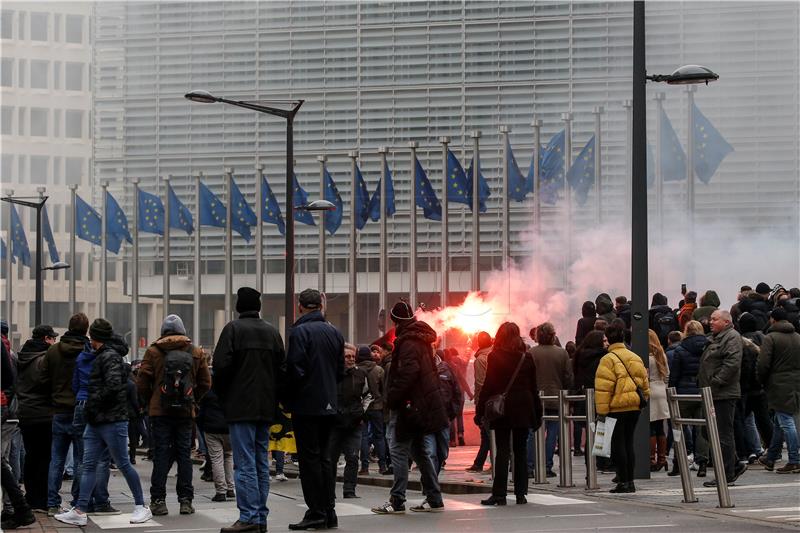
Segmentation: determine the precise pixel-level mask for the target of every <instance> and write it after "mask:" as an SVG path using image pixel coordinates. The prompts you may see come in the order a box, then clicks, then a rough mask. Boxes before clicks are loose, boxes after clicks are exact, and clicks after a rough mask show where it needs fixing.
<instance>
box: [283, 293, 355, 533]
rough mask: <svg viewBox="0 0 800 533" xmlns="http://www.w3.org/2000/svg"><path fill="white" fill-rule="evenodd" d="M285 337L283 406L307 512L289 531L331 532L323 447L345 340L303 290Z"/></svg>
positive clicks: (318, 300)
mask: <svg viewBox="0 0 800 533" xmlns="http://www.w3.org/2000/svg"><path fill="white" fill-rule="evenodd" d="M297 309H298V313H299V315H300V317H299V318H298V319H297V320H296V321H295V323H294V325H293V326H292V329H291V330H290V333H289V342H288V351H287V354H286V385H287V393H288V394H287V401H286V402H285V404H284V405H286V407H287V408H288V409H289V411H290V412H291V413H292V423H293V425H294V436H295V439H296V441H297V455H298V457H299V459H300V484H301V486H302V488H303V498H304V499H305V502H306V505H307V506H308V511H306V513H305V516H304V517H303V519H302V520H301V521H300V522H298V523H295V524H289V529H292V530H306V529H321V528H326V527H328V528H333V527H337V525H338V518H337V516H336V510H335V506H336V492H335V489H336V479H335V478H334V477H333V474H334V468H335V465H332V464H331V457H330V455H331V454H330V451H329V450H328V446H329V444H330V441H331V432H332V431H333V428H334V424H335V423H336V419H337V417H336V415H337V414H338V412H339V406H338V401H337V399H338V390H339V385H338V384H339V382H340V381H342V379H343V378H344V337H342V334H341V332H339V330H338V329H336V328H335V327H334V326H333V325H332V324H331V323H330V322H328V321H327V320H325V315H324V314H323V303H322V294H321V293H320V292H319V291H318V290H316V289H306V290H304V291H303V292H301V293H300V296H299V298H298V306H297Z"/></svg>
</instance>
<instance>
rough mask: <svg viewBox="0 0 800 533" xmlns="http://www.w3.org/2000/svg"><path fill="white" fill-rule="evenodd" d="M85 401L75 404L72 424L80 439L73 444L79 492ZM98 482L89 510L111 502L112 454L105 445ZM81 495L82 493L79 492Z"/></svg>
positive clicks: (99, 461)
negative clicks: (109, 483) (109, 489)
mask: <svg viewBox="0 0 800 533" xmlns="http://www.w3.org/2000/svg"><path fill="white" fill-rule="evenodd" d="M83 411H84V403H83V402H78V403H76V404H75V412H74V414H73V417H74V418H73V419H72V426H73V427H74V428H75V432H76V434H77V435H78V440H77V441H76V442H75V443H74V444H73V446H75V450H77V452H76V453H75V467H74V468H75V473H74V474H73V475H74V476H75V479H76V480H77V481H78V489H79V490H78V492H79V493H80V483H81V479H82V472H83V470H82V467H83V433H84V431H86V417H85V416H84V413H83ZM95 475H96V482H95V485H94V491H93V492H92V497H91V498H90V499H89V510H92V509H96V508H98V507H105V506H107V505H108V504H109V495H108V480H109V479H110V478H111V454H109V453H108V448H107V447H104V448H103V451H102V454H101V455H100V459H99V460H98V461H97V468H96V469H95ZM79 496H80V494H79ZM72 503H73V505H77V503H78V499H77V498H76V499H75V501H74V502H72Z"/></svg>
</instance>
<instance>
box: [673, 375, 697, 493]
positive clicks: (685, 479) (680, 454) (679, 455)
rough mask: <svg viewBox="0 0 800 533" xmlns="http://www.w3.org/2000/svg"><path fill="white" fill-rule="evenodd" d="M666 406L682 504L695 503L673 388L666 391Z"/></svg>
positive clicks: (678, 410)
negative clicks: (681, 492)
mask: <svg viewBox="0 0 800 533" xmlns="http://www.w3.org/2000/svg"><path fill="white" fill-rule="evenodd" d="M667 405H669V416H670V418H671V419H672V434H673V439H672V442H673V446H674V448H673V451H674V454H675V460H676V461H678V471H679V472H680V474H681V486H682V487H683V503H697V498H696V497H695V495H694V487H693V486H692V478H691V476H690V475H689V460H688V459H687V455H688V454H687V453H686V442H685V441H684V433H683V423H682V422H679V419H680V418H681V408H680V404H679V403H678V400H676V399H675V387H669V388H668V389H667Z"/></svg>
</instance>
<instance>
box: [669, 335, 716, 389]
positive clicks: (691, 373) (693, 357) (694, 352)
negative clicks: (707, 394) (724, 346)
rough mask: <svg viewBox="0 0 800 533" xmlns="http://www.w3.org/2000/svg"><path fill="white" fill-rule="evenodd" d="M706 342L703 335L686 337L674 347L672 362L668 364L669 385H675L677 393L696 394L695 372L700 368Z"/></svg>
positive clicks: (706, 339)
mask: <svg viewBox="0 0 800 533" xmlns="http://www.w3.org/2000/svg"><path fill="white" fill-rule="evenodd" d="M706 344H708V338H707V337H706V336H705V335H692V336H690V337H686V338H685V339H683V340H682V341H681V343H680V345H679V346H678V347H677V348H675V353H674V355H673V356H672V364H671V365H670V366H669V386H670V387H675V390H676V392H677V393H678V394H698V393H699V392H700V389H699V388H698V386H697V372H698V370H700V357H701V356H702V355H703V350H704V349H705V347H706Z"/></svg>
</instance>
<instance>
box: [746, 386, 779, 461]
mask: <svg viewBox="0 0 800 533" xmlns="http://www.w3.org/2000/svg"><path fill="white" fill-rule="evenodd" d="M742 400H743V402H744V413H743V416H744V419H745V420H746V419H747V417H748V416H750V413H753V418H754V419H755V422H756V428H757V429H758V434H759V436H760V437H761V440H762V446H763V447H764V448H767V447H768V446H769V445H770V443H771V442H772V419H771V418H770V416H769V408H768V407H767V395H766V394H764V393H761V394H753V395H751V396H745V397H744V398H742Z"/></svg>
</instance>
